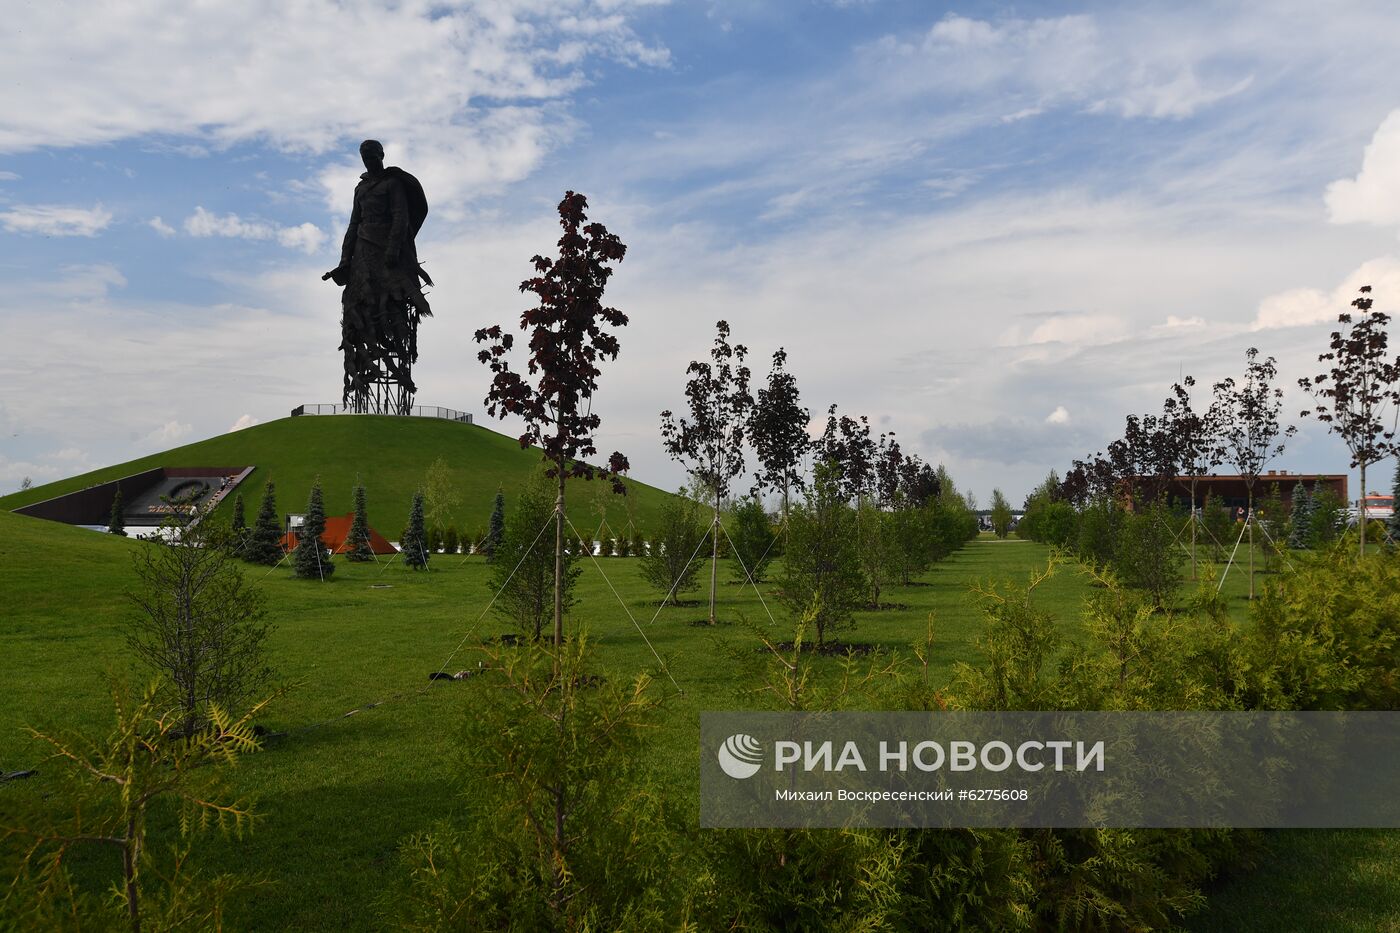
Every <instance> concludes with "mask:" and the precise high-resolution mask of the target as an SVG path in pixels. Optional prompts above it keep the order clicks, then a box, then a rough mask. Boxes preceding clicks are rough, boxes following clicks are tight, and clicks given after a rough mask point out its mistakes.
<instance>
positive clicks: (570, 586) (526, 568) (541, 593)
mask: <svg viewBox="0 0 1400 933" xmlns="http://www.w3.org/2000/svg"><path fill="white" fill-rule="evenodd" d="M500 498H501V501H504V498H505V497H504V495H502V496H501V497H500ZM553 512H554V495H553V490H552V489H551V484H550V481H549V477H547V476H545V475H544V473H543V471H539V472H537V473H536V474H535V475H534V476H532V477H531V479H530V480H529V481H528V482H527V483H526V484H525V486H524V487H523V488H522V489H521V490H520V493H519V495H518V496H517V497H516V500H515V506H514V508H513V509H512V511H511V516H510V521H507V522H503V523H502V525H501V537H500V540H499V541H498V542H497V544H496V545H495V547H494V554H495V557H494V558H493V559H492V562H491V578H490V580H489V581H488V582H487V585H488V586H489V587H490V589H491V591H492V592H493V593H495V594H496V596H495V599H496V601H495V603H494V605H493V606H492V608H493V609H494V610H495V611H496V612H498V613H500V614H501V615H502V616H504V617H506V618H507V619H509V620H510V621H511V622H513V623H514V624H515V626H516V627H517V628H518V629H519V630H520V632H521V634H523V635H526V636H528V637H530V638H533V639H538V638H539V637H540V633H541V631H542V629H543V627H544V624H545V622H546V621H548V619H549V614H550V611H551V609H552V607H553V605H554V549H553V548H552V547H551V546H550V542H549V540H548V539H547V537H546V535H545V534H544V529H545V527H546V525H547V524H548V522H549V519H550V516H551V515H552V514H553ZM582 572H583V568H582V567H580V566H579V564H578V557H577V555H576V554H575V553H574V552H573V550H572V549H570V550H569V551H567V552H566V553H565V555H564V578H563V581H564V611H565V612H568V610H569V608H570V607H571V606H573V604H574V601H575V597H574V588H575V584H576V583H577V581H578V576H579V574H580V573H582Z"/></svg>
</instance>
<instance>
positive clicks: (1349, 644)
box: [1251, 523, 1400, 710]
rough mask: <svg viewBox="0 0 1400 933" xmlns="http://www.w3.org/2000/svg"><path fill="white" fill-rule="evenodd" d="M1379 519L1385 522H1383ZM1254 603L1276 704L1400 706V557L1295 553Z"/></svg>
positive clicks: (1259, 655)
mask: <svg viewBox="0 0 1400 933" xmlns="http://www.w3.org/2000/svg"><path fill="white" fill-rule="evenodd" d="M1377 524H1379V523H1377ZM1291 560H1292V563H1293V570H1292V572H1290V573H1286V574H1282V575H1281V576H1279V577H1278V578H1277V579H1275V580H1271V581H1270V582H1269V583H1268V585H1266V586H1265V587H1264V591H1263V594H1262V595H1261V597H1260V598H1259V600H1258V603H1257V605H1256V606H1255V607H1254V610H1253V613H1252V615H1253V620H1254V625H1255V628H1254V631H1253V632H1252V633H1251V634H1252V636H1253V637H1252V639H1251V648H1252V652H1251V654H1252V656H1253V657H1254V659H1255V663H1256V664H1257V665H1258V666H1259V668H1260V669H1261V670H1263V671H1266V672H1267V673H1268V676H1267V677H1266V678H1264V679H1262V680H1261V682H1260V684H1259V699H1258V703H1259V704H1260V705H1261V706H1263V707H1265V708H1270V709H1305V710H1345V709H1396V708H1400V563H1397V562H1396V560H1395V557H1394V555H1393V554H1391V555H1387V554H1384V553H1383V552H1380V551H1368V552H1367V553H1366V556H1365V557H1364V558H1361V559H1358V558H1357V557H1356V555H1355V554H1354V553H1351V548H1348V547H1343V546H1339V547H1336V548H1325V549H1322V550H1319V551H1316V552H1313V553H1311V554H1295V555H1294V556H1293V557H1292V559H1291Z"/></svg>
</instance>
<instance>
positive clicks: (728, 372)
mask: <svg viewBox="0 0 1400 933" xmlns="http://www.w3.org/2000/svg"><path fill="white" fill-rule="evenodd" d="M715 331H716V333H715V343H714V346H713V347H711V348H710V360H709V362H706V361H704V360H693V361H691V363H690V365H689V366H688V367H686V374H687V375H689V376H690V379H689V381H687V382H686V384H685V396H686V403H687V407H688V408H689V409H690V417H689V418H686V417H679V418H678V417H674V416H673V415H672V414H671V412H670V411H669V410H667V411H663V412H662V413H661V439H662V444H663V446H665V448H666V452H667V453H668V454H670V455H671V457H672V459H674V460H676V461H677V462H679V463H681V464H683V465H685V468H686V469H687V470H688V471H689V472H690V474H691V475H692V476H694V477H695V478H696V480H697V481H698V482H700V483H702V484H703V485H704V486H705V488H706V490H707V491H708V494H709V496H710V500H711V505H712V517H711V524H712V526H713V528H712V534H711V535H710V539H711V551H710V619H709V621H710V624H711V625H714V623H715V597H716V591H717V587H718V573H719V527H718V526H719V512H720V506H721V503H722V501H723V499H724V497H725V496H726V495H727V494H728V493H729V484H730V481H731V480H733V479H734V477H736V476H738V475H739V474H740V473H742V472H743V471H744V434H745V432H746V431H747V430H748V426H749V415H750V413H751V412H752V411H753V396H752V395H751V394H750V393H749V368H748V367H747V366H745V365H744V358H745V357H746V356H748V352H749V351H748V349H747V348H746V347H745V346H744V345H743V344H737V345H734V346H731V345H730V343H729V323H728V322H727V321H717V322H716V323H715Z"/></svg>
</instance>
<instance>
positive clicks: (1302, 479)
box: [1144, 470, 1351, 509]
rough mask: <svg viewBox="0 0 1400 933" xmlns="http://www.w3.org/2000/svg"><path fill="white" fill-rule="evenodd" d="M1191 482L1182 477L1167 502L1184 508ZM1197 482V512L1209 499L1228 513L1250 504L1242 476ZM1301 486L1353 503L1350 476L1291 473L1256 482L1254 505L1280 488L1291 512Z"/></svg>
mask: <svg viewBox="0 0 1400 933" xmlns="http://www.w3.org/2000/svg"><path fill="white" fill-rule="evenodd" d="M1144 478H1145V477H1144ZM1191 480H1192V477H1190V476H1178V477H1175V478H1174V479H1173V480H1172V481H1171V484H1170V485H1169V486H1168V487H1167V498H1168V500H1169V501H1170V502H1171V503H1172V504H1178V503H1179V504H1182V505H1184V504H1185V503H1187V502H1189V501H1190V500H1191ZM1195 480H1196V503H1195V504H1196V507H1197V508H1200V507H1201V506H1202V505H1203V504H1204V503H1205V500H1206V496H1213V497H1215V499H1217V500H1218V501H1219V502H1220V504H1221V505H1223V506H1225V507H1226V508H1228V509H1242V508H1244V507H1245V506H1246V505H1247V504H1248V502H1249V488H1248V486H1246V484H1245V478H1244V477H1243V476H1241V475H1239V474H1238V473H1226V474H1221V473H1212V474H1210V475H1208V476H1198V477H1195ZM1299 483H1302V484H1303V486H1304V488H1306V489H1307V491H1308V492H1312V491H1313V486H1314V484H1317V486H1318V487H1319V488H1320V489H1323V490H1326V491H1328V492H1331V493H1332V494H1333V495H1335V496H1336V497H1337V498H1338V500H1340V501H1341V502H1343V503H1347V504H1350V503H1351V499H1350V498H1348V496H1347V474H1345V473H1290V472H1288V471H1287V470H1266V471H1265V472H1263V473H1260V474H1259V476H1258V478H1257V479H1255V481H1254V501H1255V503H1256V504H1257V503H1258V502H1259V500H1261V499H1265V498H1268V497H1269V496H1270V495H1271V494H1272V493H1273V487H1274V486H1275V485H1277V486H1278V493H1279V497H1280V498H1282V499H1283V507H1284V508H1285V509H1291V508H1292V507H1293V487H1294V486H1296V485H1298V484H1299Z"/></svg>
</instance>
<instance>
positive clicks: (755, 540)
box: [729, 496, 778, 583]
mask: <svg viewBox="0 0 1400 933" xmlns="http://www.w3.org/2000/svg"><path fill="white" fill-rule="evenodd" d="M729 519H730V520H729V525H730V529H731V534H730V538H731V539H733V544H734V557H735V558H736V559H735V561H734V568H733V569H734V579H735V581H736V582H738V583H747V582H749V581H750V580H752V581H753V582H754V583H761V582H762V581H763V578H764V576H765V575H766V574H767V573H768V565H769V564H770V563H772V561H773V558H774V557H776V556H778V555H777V550H776V547H777V537H778V536H777V532H776V531H775V530H774V529H773V523H772V522H771V521H769V519H768V512H767V511H766V510H765V509H764V508H763V503H762V502H760V501H759V499H758V497H757V496H746V497H745V498H744V499H742V500H740V501H739V502H738V503H736V504H735V505H734V507H733V508H731V509H730V512H729Z"/></svg>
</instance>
